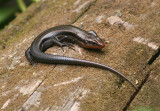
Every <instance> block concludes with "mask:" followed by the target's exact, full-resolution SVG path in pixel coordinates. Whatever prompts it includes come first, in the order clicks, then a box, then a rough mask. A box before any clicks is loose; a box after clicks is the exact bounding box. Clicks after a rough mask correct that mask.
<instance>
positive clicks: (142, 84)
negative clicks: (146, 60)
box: [123, 70, 152, 111]
mask: <svg viewBox="0 0 160 111" xmlns="http://www.w3.org/2000/svg"><path fill="white" fill-rule="evenodd" d="M151 71H152V70H150V71H149V72H148V74H147V75H146V77H145V79H144V80H143V81H142V82H141V84H140V85H139V87H138V90H136V91H135V92H134V93H133V95H132V96H131V97H130V99H129V101H128V102H127V104H126V105H125V107H124V108H123V111H127V110H128V108H129V106H130V105H131V103H132V102H133V100H134V99H135V97H136V96H137V94H138V93H139V92H140V90H141V89H142V87H143V86H144V84H145V83H146V82H147V80H148V78H149V76H150V74H151Z"/></svg>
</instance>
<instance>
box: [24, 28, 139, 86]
mask: <svg viewBox="0 0 160 111" xmlns="http://www.w3.org/2000/svg"><path fill="white" fill-rule="evenodd" d="M66 41H69V42H75V43H77V44H79V45H80V46H82V47H84V48H91V49H102V48H104V47H105V44H104V41H103V40H102V39H100V38H99V37H98V36H97V34H96V33H95V32H94V31H89V32H87V31H85V30H82V29H80V28H78V27H75V26H72V25H60V26H56V27H52V28H50V29H48V30H46V31H44V32H42V33H41V34H40V35H38V36H37V37H36V38H35V39H34V41H33V42H32V44H31V46H30V47H29V48H28V49H27V50H26V52H25V55H26V58H27V59H28V61H29V62H30V63H31V64H35V63H36V62H40V63H47V64H67V65H83V66H91V67H97V68H101V69H104V70H109V71H111V72H114V73H116V74H117V75H119V76H121V77H122V78H124V79H125V80H126V81H128V82H129V83H130V84H131V85H132V86H133V87H134V88H135V89H137V88H136V86H135V85H134V84H133V83H132V82H131V81H130V80H129V79H128V78H126V77H125V76H124V75H123V74H121V73H120V72H118V71H116V70H115V69H112V68H111V67H109V66H105V65H103V64H99V63H96V62H92V61H88V60H82V59H76V58H71V57H66V56H60V55H51V54H46V53H44V52H45V50H46V49H48V48H49V47H51V46H53V45H54V44H56V45H58V46H61V47H63V46H69V45H68V44H67V43H64V42H66Z"/></svg>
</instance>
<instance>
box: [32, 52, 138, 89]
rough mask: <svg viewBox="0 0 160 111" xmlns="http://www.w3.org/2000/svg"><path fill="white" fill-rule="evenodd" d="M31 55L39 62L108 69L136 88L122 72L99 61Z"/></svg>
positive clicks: (41, 53) (40, 53)
mask: <svg viewBox="0 0 160 111" xmlns="http://www.w3.org/2000/svg"><path fill="white" fill-rule="evenodd" d="M33 56H34V59H35V60H36V61H37V62H41V63H47V64H48V63H50V64H55V63H56V64H66V65H81V66H91V67H97V68H101V69H104V70H109V71H111V72H113V73H115V74H117V75H119V76H120V77H122V78H124V79H125V80H126V81H128V82H129V83H130V84H131V85H132V86H133V87H134V88H135V89H136V90H137V88H136V86H135V85H134V84H133V83H132V82H131V81H130V80H129V79H128V78H126V77H125V76H124V75H123V74H122V73H120V72H118V71H116V70H115V69H112V68H111V67H109V66H105V65H103V64H99V63H96V62H92V61H87V60H82V59H75V58H71V57H65V56H59V55H51V54H46V53H43V52H38V53H34V54H33Z"/></svg>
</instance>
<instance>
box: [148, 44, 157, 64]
mask: <svg viewBox="0 0 160 111" xmlns="http://www.w3.org/2000/svg"><path fill="white" fill-rule="evenodd" d="M159 55H160V47H159V48H158V50H157V52H156V53H155V54H154V55H153V56H152V57H151V58H150V60H149V61H148V65H151V64H152V63H153V62H154V61H155V60H156V59H157V58H158V57H159Z"/></svg>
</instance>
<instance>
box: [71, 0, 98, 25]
mask: <svg viewBox="0 0 160 111" xmlns="http://www.w3.org/2000/svg"><path fill="white" fill-rule="evenodd" d="M96 2H97V0H95V1H93V3H90V4H89V6H88V7H87V9H86V10H84V12H82V13H81V14H80V15H79V16H78V17H77V18H76V19H75V20H74V21H73V22H72V23H71V24H74V23H76V22H77V21H78V20H79V18H81V17H82V16H83V15H84V14H85V13H86V12H87V11H88V10H89V9H90V8H91V6H93V4H95V3H96Z"/></svg>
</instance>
